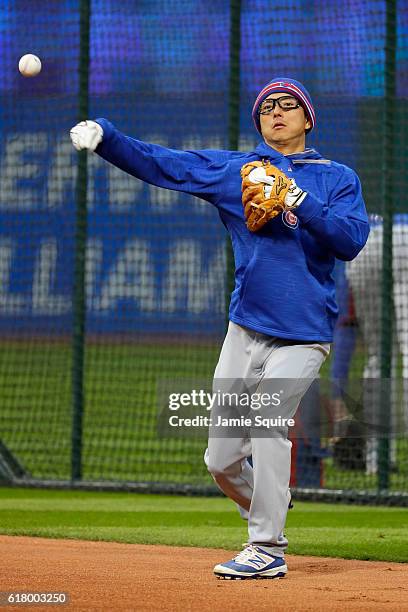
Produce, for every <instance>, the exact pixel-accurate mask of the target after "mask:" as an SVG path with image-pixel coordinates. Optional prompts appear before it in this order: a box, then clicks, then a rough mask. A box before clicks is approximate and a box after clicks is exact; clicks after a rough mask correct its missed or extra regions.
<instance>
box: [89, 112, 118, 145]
mask: <svg viewBox="0 0 408 612" xmlns="http://www.w3.org/2000/svg"><path fill="white" fill-rule="evenodd" d="M94 121H95V122H96V123H98V124H99V125H100V126H101V128H102V129H103V138H102V142H101V143H100V144H99V145H98V146H97V147H96V150H98V149H100V147H101V146H102V145H103V142H104V140H109V138H110V137H111V136H112V134H113V132H114V131H115V128H114V127H113V125H112V123H111V122H110V121H108V120H107V119H103V118H102V117H101V118H98V119H95V120H94Z"/></svg>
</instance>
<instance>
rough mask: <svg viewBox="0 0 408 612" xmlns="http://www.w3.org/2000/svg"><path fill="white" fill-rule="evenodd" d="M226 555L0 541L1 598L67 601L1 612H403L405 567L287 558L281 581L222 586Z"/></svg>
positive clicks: (407, 594)
mask: <svg viewBox="0 0 408 612" xmlns="http://www.w3.org/2000/svg"><path fill="white" fill-rule="evenodd" d="M230 557H231V552H226V551H223V550H214V549H202V548H178V547H170V546H141V545H136V544H116V543H108V542H84V541H76V540H48V539H43V538H26V537H10V536H0V568H1V569H0V591H19V592H21V591H25V592H28V591H29V592H60V591H65V592H67V593H69V596H70V603H69V604H66V605H63V606H41V605H36V606H27V605H25V606H24V607H22V606H19V607H17V606H7V607H2V608H1V609H4V610H17V609H18V610H36V611H39V610H48V611H49V610H50V609H61V610H76V611H81V610H84V611H85V610H86V611H88V610H99V611H100V610H109V611H110V610H137V611H139V610H141V611H144V610H155V611H157V610H161V611H177V612H184V611H189V610H191V611H193V610H194V611H197V612H198V611H200V612H201V611H204V612H207V611H208V612H210V611H211V612H226V611H227V610H234V612H240V611H241V610H242V611H243V610H248V609H251V610H252V609H253V610H277V611H280V610H282V611H286V610H290V612H295V611H297V610H299V611H302V612H304V611H306V610H313V611H316V610H324V611H327V610H329V609H330V610H342V611H343V612H344V610H345V609H347V610H376V611H378V610H393V611H396V610H407V611H408V565H406V564H399V563H380V562H369V561H346V560H343V559H329V558H321V557H294V556H291V555H288V556H287V563H288V566H289V573H288V575H287V576H286V578H284V579H275V580H246V581H242V580H239V581H225V580H217V579H216V578H215V577H214V576H213V575H212V567H213V565H215V564H216V563H218V562H220V561H224V560H227V559H228V558H230Z"/></svg>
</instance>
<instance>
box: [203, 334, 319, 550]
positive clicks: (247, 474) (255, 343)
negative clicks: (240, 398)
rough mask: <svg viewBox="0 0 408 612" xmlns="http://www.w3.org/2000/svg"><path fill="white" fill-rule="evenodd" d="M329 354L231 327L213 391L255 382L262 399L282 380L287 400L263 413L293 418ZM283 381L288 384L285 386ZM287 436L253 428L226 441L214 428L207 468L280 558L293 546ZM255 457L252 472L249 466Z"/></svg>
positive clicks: (216, 412)
mask: <svg viewBox="0 0 408 612" xmlns="http://www.w3.org/2000/svg"><path fill="white" fill-rule="evenodd" d="M329 351H330V345H329V344H319V343H313V342H310V343H307V342H301V341H292V340H284V339H282V338H275V337H272V336H267V335H265V334H261V333H258V332H255V331H252V330H250V329H247V328H244V327H241V326H239V325H237V324H235V323H232V322H230V324H229V328H228V333H227V335H226V338H225V340H224V343H223V346H222V349H221V354H220V358H219V361H218V364H217V367H216V370H215V374H214V389H213V390H216V389H220V388H224V389H227V388H228V387H230V388H231V381H234V382H233V390H234V391H237V390H238V389H241V390H242V392H245V390H247V389H248V381H251V387H252V390H253V391H254V390H255V391H256V393H257V394H259V393H262V392H264V391H266V392H269V393H270V392H271V391H272V390H273V380H274V379H275V380H278V381H279V382H278V383H277V384H278V386H279V387H282V386H284V391H285V393H284V394H282V401H281V403H280V405H279V407H278V408H277V407H272V406H270V407H269V408H268V407H267V408H262V416H269V415H270V416H273V417H277V416H280V417H282V418H286V419H288V418H294V416H295V413H296V410H297V408H298V406H299V403H300V400H301V399H302V397H303V395H304V394H305V393H306V391H307V390H308V388H309V387H310V385H311V384H312V382H313V379H315V378H316V377H317V376H318V373H319V370H320V368H321V366H322V364H323V362H324V360H325V359H326V357H327V355H328V354H329ZM283 379H287V380H286V382H285V384H284V385H282V380H283ZM253 381H255V385H256V386H255V387H254V385H253ZM271 385H272V387H271ZM275 390H276V389H275ZM280 390H281V389H280ZM223 412H228V414H230V412H229V411H228V410H227V411H225V407H224V406H223V405H220V404H216V405H215V406H214V407H213V409H212V411H211V418H212V422H214V421H215V419H217V418H218V417H219V416H220V415H221V416H222V414H223ZM240 431H241V430H240ZM287 434H288V429H287V428H282V429H281V430H280V433H279V435H277V434H276V430H275V433H271V432H270V431H268V430H262V428H260V429H259V428H257V429H256V430H255V428H253V427H251V428H249V430H248V432H247V434H246V435H245V436H240V437H229V436H228V437H225V436H224V437H223V436H217V435H214V436H213V435H211V428H210V436H209V440H208V448H207V450H206V453H205V462H206V465H207V468H208V470H209V472H210V473H211V475H212V476H213V478H214V480H215V482H216V483H217V485H218V487H219V488H220V489H221V490H222V491H223V492H224V493H225V495H227V496H228V497H230V498H231V499H232V500H233V501H235V502H236V503H237V504H238V507H239V510H240V513H241V516H243V517H244V518H248V534H249V543H251V544H257V545H261V546H262V545H264V546H269V547H272V549H270V550H271V552H272V554H274V555H275V556H283V555H284V551H285V549H286V547H287V545H288V541H287V539H286V537H285V535H284V533H283V529H284V526H285V522H286V515H287V511H288V502H289V500H290V492H289V479H290V463H291V447H292V443H291V442H290V440H288V438H287ZM250 455H252V462H253V467H252V466H251V465H250V463H249V462H248V461H247V457H249V456H250Z"/></svg>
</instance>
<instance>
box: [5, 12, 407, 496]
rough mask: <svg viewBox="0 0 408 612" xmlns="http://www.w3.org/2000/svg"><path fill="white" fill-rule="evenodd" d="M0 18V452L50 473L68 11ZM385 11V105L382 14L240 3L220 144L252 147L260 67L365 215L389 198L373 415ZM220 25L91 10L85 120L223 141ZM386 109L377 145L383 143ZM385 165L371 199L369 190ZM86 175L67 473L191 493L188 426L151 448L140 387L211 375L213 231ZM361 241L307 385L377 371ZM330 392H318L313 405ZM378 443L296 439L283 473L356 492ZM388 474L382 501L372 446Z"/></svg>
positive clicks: (70, 31) (221, 308)
mask: <svg viewBox="0 0 408 612" xmlns="http://www.w3.org/2000/svg"><path fill="white" fill-rule="evenodd" d="M273 5H274V6H273ZM0 14H1V18H0V23H1V34H0V45H1V54H2V58H3V78H2V80H1V82H0V96H1V105H0V135H1V138H0V164H1V165H0V175H1V180H0V219H1V223H0V267H1V270H0V329H1V332H2V342H1V348H2V350H1V352H0V402H1V404H0V406H1V407H0V439H1V443H2V446H1V447H0V451H1V448H3V455H7V456H8V457H9V455H8V453H11V454H12V456H13V458H14V460H15V461H16V462H17V463H19V464H20V466H21V468H22V469H23V470H24V471H25V472H26V473H27V474H28V475H31V476H32V477H33V478H36V479H69V478H70V475H71V472H70V470H71V450H72V447H71V422H72V390H71V386H72V382H71V378H72V367H74V368H75V363H72V362H73V356H72V349H71V336H72V333H73V318H72V292H73V270H74V249H75V180H76V164H77V157H76V153H75V151H74V150H73V148H72V146H71V143H70V140H69V136H68V133H69V129H70V128H71V127H72V126H73V125H74V124H75V123H76V122H77V121H78V98H79V95H80V92H79V79H78V68H77V67H78V64H79V43H80V39H79V37H80V29H79V0H78V1H72V0H65V1H64V2H58V3H57V2H53V3H51V5H49V6H45V4H44V3H43V2H40V1H38V0H30V2H27V1H25V0H19V1H18V2H11V0H8V1H7V0H6V1H4V2H3V3H2V5H1V7H0ZM260 15H261V16H262V18H261V19H260ZM396 17H397V34H396V38H395V44H396V73H395V88H396V92H395V96H394V97H393V105H392V106H391V107H390V100H389V98H387V97H385V95H384V94H385V88H386V84H387V82H389V75H388V81H387V72H386V55H385V41H386V34H387V20H386V3H384V2H383V1H380V0H370V1H369V2H368V0H366V1H363V0H347V1H346V2H343V3H341V4H339V3H338V2H335V1H333V0H329V1H327V0H325V1H324V2H323V0H321V1H320V0H312V1H310V2H309V1H308V2H304V1H303V0H285V1H284V2H281V3H279V5H277V6H275V3H272V4H271V3H270V2H267V1H266V0H251V2H247V1H246V0H243V1H242V8H241V61H240V79H241V94H240V125H239V132H240V149H241V150H247V149H250V148H252V147H253V146H254V145H256V144H257V143H258V141H259V138H258V135H257V133H256V132H255V130H254V128H253V125H252V120H251V115H250V112H251V108H252V104H253V101H254V99H255V98H256V95H257V94H258V92H259V90H260V88H261V87H262V86H263V85H264V84H265V83H267V82H268V81H270V80H271V78H272V77H274V76H285V75H289V76H291V77H293V78H296V79H298V80H300V81H302V82H304V83H305V84H306V85H307V88H308V90H309V91H310V92H311V95H312V98H313V100H314V103H315V107H316V109H317V128H316V129H315V130H314V131H313V132H312V134H311V135H310V137H308V145H309V146H312V147H315V148H317V149H318V150H319V151H320V152H321V153H322V154H323V155H324V156H325V157H327V158H332V159H335V160H336V161H339V162H342V163H345V164H347V165H348V166H351V167H352V168H354V169H355V170H356V171H357V172H358V174H359V176H360V178H361V181H362V184H363V188H364V195H365V199H366V203H367V207H368V210H369V212H370V213H372V214H374V215H377V216H384V214H385V213H386V210H387V206H388V204H389V202H390V199H391V198H392V201H393V205H394V210H395V213H396V215H398V216H395V217H394V223H393V228H394V231H393V236H394V259H393V272H394V288H393V297H394V308H395V317H394V330H395V350H394V354H395V358H394V361H393V370H392V378H393V379H395V383H393V384H395V389H396V390H395V394H394V395H393V400H392V414H393V416H392V418H393V419H394V418H395V419H397V420H398V419H399V420H402V421H403V419H404V411H405V413H406V412H408V410H407V408H406V403H407V400H406V397H407V395H405V393H404V389H403V387H404V385H403V384H402V382H401V381H402V378H403V377H405V378H407V379H408V311H407V307H406V303H407V299H406V298H407V297H408V296H407V287H408V278H407V282H405V275H406V269H407V267H406V263H405V262H406V261H407V258H406V257H405V253H406V252H407V249H408V230H407V228H408V225H407V224H406V223H407V219H408V216H407V215H408V204H407V200H406V195H405V194H406V193H407V187H408V185H407V173H406V161H407V160H406V142H407V138H406V137H407V126H408V117H407V112H408V111H407V96H408V71H407V62H408V49H407V42H406V41H407V28H408V9H407V5H406V3H404V2H403V1H402V0H400V1H399V2H398V3H397V12H396ZM230 19H231V15H230V10H229V3H220V2H216V1H214V0H202V2H195V1H194V0H177V2H171V1H170V2H169V1H166V2H164V1H163V0H149V2H137V3H136V2H134V1H133V0H122V2H120V3H116V2H111V1H110V0H92V2H91V29H90V44H91V48H90V53H91V59H90V67H89V76H90V97H89V105H90V118H96V117H106V118H108V119H109V120H110V121H112V122H113V123H114V124H115V125H116V126H117V127H118V128H119V129H120V130H121V131H123V132H125V133H126V134H129V135H133V136H135V137H137V138H139V139H141V140H145V141H147V142H154V143H157V144H162V145H165V146H168V147H171V148H175V149H204V148H211V149H213V148H215V149H218V148H223V149H224V148H228V117H229V112H230V109H229V91H228V87H229V82H230V81H229V79H230V57H229V53H230V52H229V49H230V34H229V32H230ZM283 24H284V27H282V25H283ZM56 32H58V36H56V34H55V33H56ZM27 52H30V53H35V54H37V55H38V56H39V57H40V58H41V59H42V61H43V70H42V72H41V74H40V75H39V76H38V77H36V78H34V79H24V78H23V77H22V76H21V75H20V74H19V73H18V70H17V64H18V59H19V57H20V56H21V55H23V54H24V53H27ZM390 109H391V110H390ZM390 112H393V113H395V117H396V120H395V125H396V129H395V133H394V134H393V138H394V149H393V154H391V153H390V152H389V151H387V150H386V147H385V146H384V142H385V133H386V130H387V129H389V128H387V122H386V118H387V117H388V118H389V113H390ZM388 123H389V122H388ZM390 160H391V166H392V167H391V168H389V167H387V164H388V163H389V162H390ZM390 172H391V173H392V192H391V193H389V192H385V190H384V185H386V184H387V183H386V181H385V177H386V176H387V173H388V176H389V173H390ZM88 177H89V182H88V236H87V244H86V305H87V307H86V335H85V370H84V391H85V401H84V416H83V456H82V460H83V465H82V470H83V478H84V479H86V480H109V481H139V482H162V483H181V484H185V485H208V484H210V483H211V479H210V478H209V476H208V474H207V473H206V469H205V466H204V464H203V461H202V454H203V452H204V450H205V446H206V443H205V439H204V437H203V436H200V437H199V438H198V439H196V440H195V439H191V438H190V439H182V438H174V439H160V438H159V437H158V436H157V431H156V414H157V385H158V384H159V383H160V381H161V380H163V379H164V380H169V379H170V380H171V379H176V378H178V379H180V378H183V377H186V378H189V379H197V380H210V379H211V376H212V373H213V371H214V367H215V364H216V361H217V357H218V353H219V350H220V345H221V342H222V338H223V335H224V332H225V318H226V308H227V304H226V299H225V295H226V278H227V269H226V267H227V264H226V261H227V258H226V240H227V236H226V233H225V230H224V228H223V226H222V224H221V223H220V221H219V217H218V214H217V212H216V210H215V209H213V208H212V207H211V206H210V205H209V204H207V203H205V202H203V201H201V200H199V199H197V198H194V197H191V196H188V195H184V194H180V193H177V192H172V191H166V190H162V189H159V188H157V187H154V186H150V185H147V184H145V183H142V182H141V181H139V180H137V179H134V178H132V177H130V176H128V175H126V174H125V173H123V172H121V171H119V170H118V169H116V168H114V167H113V166H111V165H109V164H107V163H106V162H104V161H103V160H102V159H100V158H99V157H98V156H96V155H89V156H88ZM382 239H383V237H382V222H381V218H378V217H376V218H375V219H374V225H373V231H372V234H371V237H370V240H369V244H368V246H367V249H366V251H364V254H362V255H361V256H360V257H359V258H358V259H357V260H356V261H355V262H353V264H352V265H351V264H350V265H349V264H347V265H345V264H344V263H342V262H338V265H337V267H336V278H337V286H338V301H339V304H340V318H339V323H338V326H337V329H336V337H335V343H334V347H333V351H332V358H331V361H330V362H329V363H328V364H327V365H326V366H325V368H324V370H323V373H322V376H323V377H328V376H330V375H331V376H333V377H337V378H342V379H346V378H359V377H366V378H370V377H373V378H375V377H379V376H380V375H381V366H380V361H381V317H382V314H381V295H382V294H381V292H382V287H381V278H382V273H383V271H382V259H381V248H382ZM338 399H339V398H337V397H328V398H327V397H326V398H323V400H322V401H323V403H324V402H326V403H329V404H330V406H331V408H330V409H332V406H333V402H336V401H337V400H338ZM404 404H405V405H404ZM405 418H408V415H407V414H405ZM401 431H403V427H401ZM379 444H380V443H379V442H378V441H376V440H374V441H370V442H369V443H368V444H367V442H365V441H364V440H362V439H360V438H359V437H358V435H357V436H354V437H353V438H352V441H351V442H349V443H348V444H346V443H344V444H343V447H341V446H340V447H339V446H337V447H336V446H335V445H333V444H332V443H330V441H329V440H328V439H327V438H325V437H324V436H321V437H318V439H316V440H314V441H313V443H312V444H309V443H308V441H307V440H303V441H301V442H298V443H297V444H296V445H295V446H296V453H297V455H296V458H295V465H296V463H297V465H298V469H297V472H296V474H295V473H294V474H293V480H294V483H295V484H297V485H298V486H302V485H305V486H306V485H310V486H325V487H328V488H335V489H341V488H348V489H350V488H356V489H371V488H375V487H376V486H377V484H378V469H379V466H378V445H379ZM3 460H4V461H5V459H4V457H3ZM9 461H10V457H9ZM390 462H391V467H392V473H391V476H390V478H391V480H390V487H391V489H392V490H400V491H403V490H406V489H407V485H408V444H407V440H406V437H405V436H404V435H400V436H399V437H398V438H397V439H395V440H393V442H392V443H391V450H390ZM302 470H303V471H302Z"/></svg>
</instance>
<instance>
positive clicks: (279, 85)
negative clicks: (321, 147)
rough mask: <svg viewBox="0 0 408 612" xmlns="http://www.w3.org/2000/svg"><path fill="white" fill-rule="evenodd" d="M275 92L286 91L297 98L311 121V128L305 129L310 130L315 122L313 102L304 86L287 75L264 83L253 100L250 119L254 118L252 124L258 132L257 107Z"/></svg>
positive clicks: (259, 123)
mask: <svg viewBox="0 0 408 612" xmlns="http://www.w3.org/2000/svg"><path fill="white" fill-rule="evenodd" d="M276 92H282V93H286V94H288V95H290V96H294V97H295V98H296V99H297V100H299V102H300V104H301V105H302V107H303V109H304V111H305V114H306V117H307V118H308V119H309V121H310V123H311V128H309V130H307V131H308V132H310V131H311V130H312V129H313V128H314V126H315V124H316V114H315V111H314V108H313V102H312V99H311V97H310V94H309V92H308V91H307V89H306V87H305V86H304V85H302V83H299V81H295V79H289V78H287V77H276V78H275V79H272V81H270V82H269V83H268V84H267V85H265V87H264V88H263V89H262V90H261V91H260V93H259V94H258V97H257V99H256V100H255V104H254V107H253V109H252V119H253V120H254V124H255V127H256V129H257V130H258V132H259V133H260V134H262V132H261V122H260V118H259V113H258V109H259V107H260V105H261V104H262V102H263V101H264V100H265V98H267V97H268V96H270V95H271V94H272V93H276Z"/></svg>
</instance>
